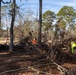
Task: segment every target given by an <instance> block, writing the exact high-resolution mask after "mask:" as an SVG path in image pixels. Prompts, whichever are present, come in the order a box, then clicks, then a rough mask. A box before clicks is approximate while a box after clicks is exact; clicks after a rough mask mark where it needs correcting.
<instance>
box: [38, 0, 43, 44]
mask: <svg viewBox="0 0 76 75" xmlns="http://www.w3.org/2000/svg"><path fill="white" fill-rule="evenodd" d="M41 27H42V0H39V30H38V43H39V44H41Z"/></svg>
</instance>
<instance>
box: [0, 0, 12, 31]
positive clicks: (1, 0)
mask: <svg viewBox="0 0 76 75" xmlns="http://www.w3.org/2000/svg"><path fill="white" fill-rule="evenodd" d="M1 2H2V3H3V4H9V3H11V0H10V1H9V2H4V1H3V0H0V31H1Z"/></svg>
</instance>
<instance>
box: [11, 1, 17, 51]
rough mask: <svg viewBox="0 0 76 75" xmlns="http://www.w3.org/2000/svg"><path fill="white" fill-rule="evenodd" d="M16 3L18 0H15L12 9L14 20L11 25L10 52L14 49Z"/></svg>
mask: <svg viewBox="0 0 76 75" xmlns="http://www.w3.org/2000/svg"><path fill="white" fill-rule="evenodd" d="M15 5H16V0H13V9H12V20H11V27H10V52H12V51H13V46H14V44H13V38H14V37H13V27H14V21H15Z"/></svg>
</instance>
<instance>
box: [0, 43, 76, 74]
mask: <svg viewBox="0 0 76 75" xmlns="http://www.w3.org/2000/svg"><path fill="white" fill-rule="evenodd" d="M58 48H59V46H58ZM48 49H49V48H48V47H47V46H46V45H45V46H44V45H42V47H41V48H40V47H38V46H33V45H30V44H28V45H27V44H25V43H20V44H18V45H15V46H14V50H13V51H12V52H11V53H10V52H9V46H8V45H0V75H76V54H71V53H69V52H58V54H57V56H56V58H55V60H53V61H52V59H54V56H53V57H52V59H51V56H50V54H49V53H47V52H48ZM66 72H71V73H67V74H66Z"/></svg>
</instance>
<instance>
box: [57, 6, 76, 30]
mask: <svg viewBox="0 0 76 75" xmlns="http://www.w3.org/2000/svg"><path fill="white" fill-rule="evenodd" d="M57 16H58V17H59V18H61V17H62V19H63V20H64V21H65V22H66V27H67V26H68V27H69V29H70V28H71V29H72V27H73V25H75V24H74V20H75V19H76V11H75V9H73V7H69V6H64V7H63V8H61V9H60V10H59V12H58V13H57Z"/></svg>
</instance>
